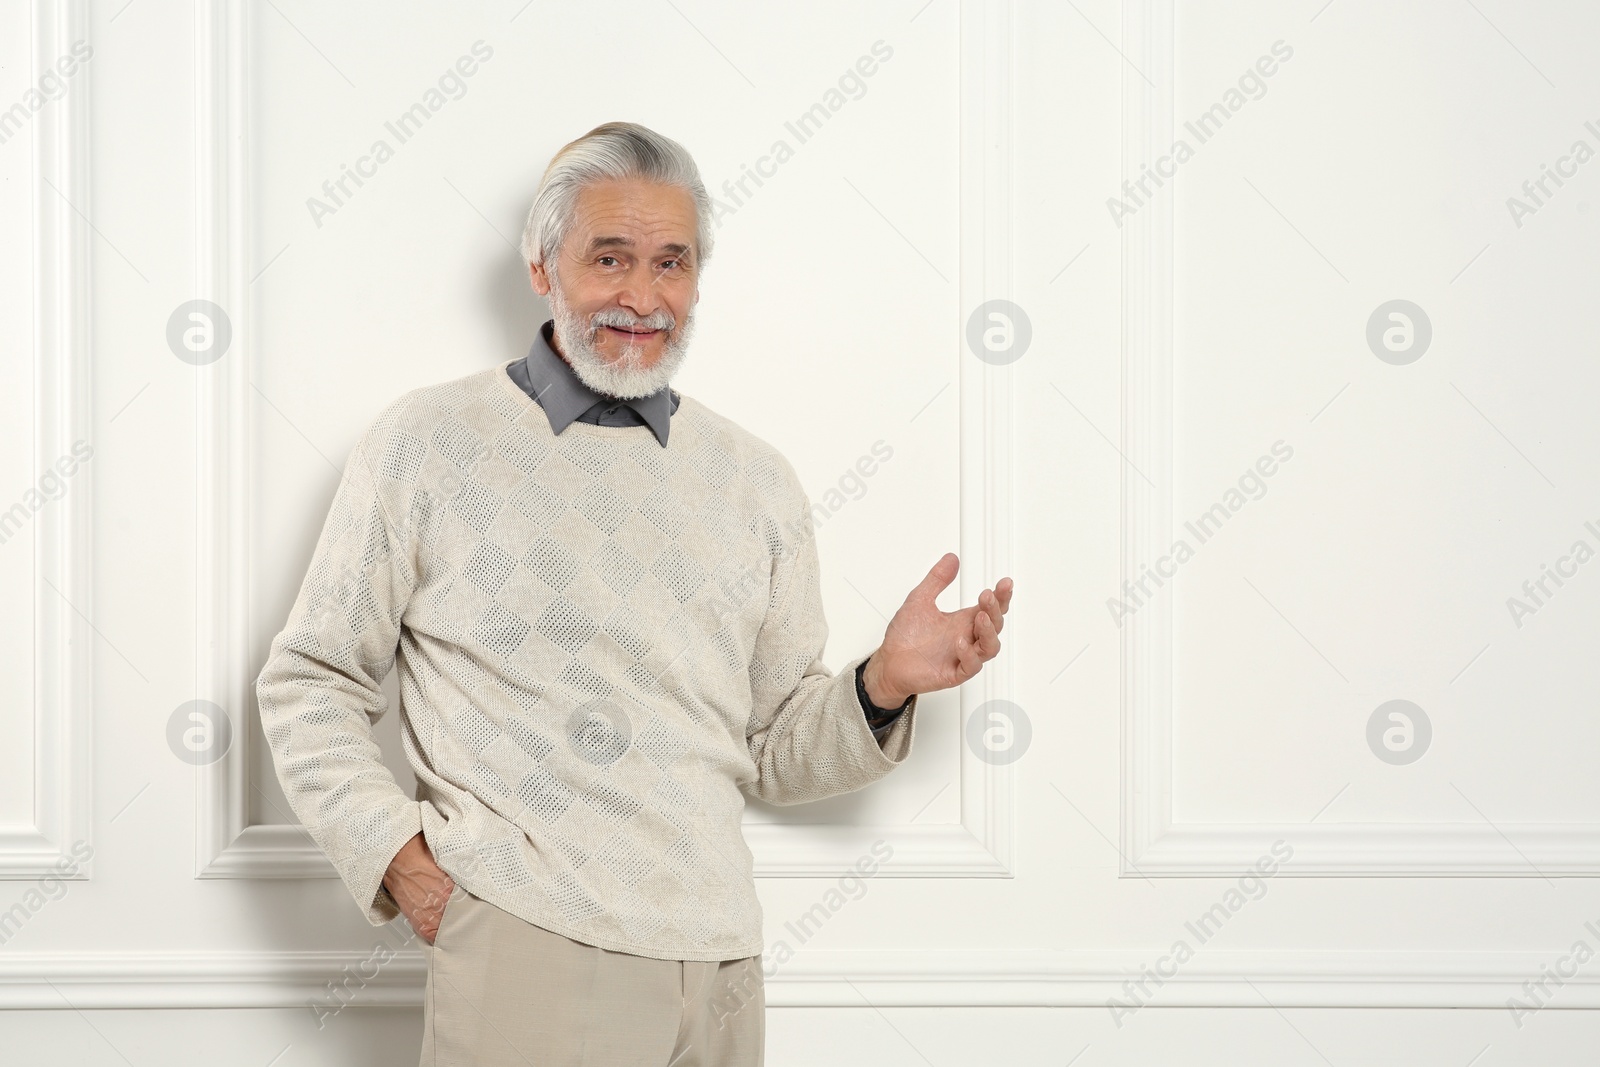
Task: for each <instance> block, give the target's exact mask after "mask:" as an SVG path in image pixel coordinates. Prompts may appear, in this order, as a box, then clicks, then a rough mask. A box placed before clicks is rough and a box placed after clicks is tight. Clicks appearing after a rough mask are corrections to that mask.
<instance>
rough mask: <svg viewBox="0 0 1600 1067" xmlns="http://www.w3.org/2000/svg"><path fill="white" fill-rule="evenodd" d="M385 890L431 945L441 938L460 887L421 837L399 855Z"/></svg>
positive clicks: (395, 859)
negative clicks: (442, 925)
mask: <svg viewBox="0 0 1600 1067" xmlns="http://www.w3.org/2000/svg"><path fill="white" fill-rule="evenodd" d="M383 887H384V888H385V889H387V890H388V891H389V895H390V896H392V897H394V902H395V903H396V904H398V905H399V906H400V914H402V915H404V916H405V917H406V922H408V923H410V924H411V929H413V930H415V931H416V932H417V933H418V934H419V935H421V937H422V939H423V940H424V941H426V942H427V943H428V944H430V945H431V944H433V939H434V938H435V937H437V936H438V934H439V920H440V919H441V918H443V917H444V906H445V904H446V902H448V901H449V899H450V894H451V893H452V892H453V891H454V890H455V887H456V883H455V880H454V879H452V878H451V877H450V876H449V875H448V874H446V873H445V872H444V868H442V867H440V866H439V865H438V864H437V863H435V862H433V853H432V851H430V850H429V848H428V842H427V841H425V840H424V839H423V837H422V835H421V834H417V835H416V836H415V837H413V838H412V839H411V840H409V841H407V842H406V843H405V844H404V845H402V846H400V851H399V852H397V853H395V856H394V859H393V860H391V861H389V870H388V872H387V873H386V874H384V876H383Z"/></svg>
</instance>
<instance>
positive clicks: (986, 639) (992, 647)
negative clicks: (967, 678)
mask: <svg viewBox="0 0 1600 1067" xmlns="http://www.w3.org/2000/svg"><path fill="white" fill-rule="evenodd" d="M972 636H973V638H974V640H975V641H976V645H977V651H978V655H979V656H981V657H982V659H983V661H987V660H991V659H994V658H995V656H997V655H999V654H1000V628H999V627H998V626H996V625H995V624H994V618H993V617H992V616H991V615H990V614H989V613H988V612H987V611H978V612H977V613H976V614H974V615H973V618H972Z"/></svg>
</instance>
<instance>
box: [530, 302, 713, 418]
mask: <svg viewBox="0 0 1600 1067" xmlns="http://www.w3.org/2000/svg"><path fill="white" fill-rule="evenodd" d="M551 280H552V281H555V278H554V276H553V275H552V277H551ZM550 308H551V311H552V313H553V317H554V318H555V334H556V337H557V338H558V339H559V341H560V342H561V354H562V355H564V356H566V357H567V362H568V363H570V364H571V365H572V370H573V372H574V373H575V374H577V376H578V380H579V381H581V382H583V384H584V385H587V386H588V387H589V388H590V389H593V390H594V391H595V392H597V393H602V394H604V395H606V396H615V397H621V398H623V399H628V400H631V399H636V398H638V397H641V396H649V395H650V394H651V393H654V392H656V391H657V390H658V389H660V388H661V387H662V386H664V385H666V384H667V383H668V382H669V381H671V380H672V376H673V375H674V374H676V373H677V372H678V368H679V367H681V366H682V365H683V360H684V357H685V356H687V355H688V354H689V337H690V335H691V334H692V333H693V332H694V308H693V306H692V305H691V307H690V309H689V312H688V313H687V314H686V315H684V317H683V325H682V327H681V328H679V329H678V331H677V333H676V334H675V335H672V336H669V338H668V339H667V340H666V342H665V343H664V346H663V349H662V352H661V358H660V359H658V360H656V362H655V365H654V366H651V367H641V366H639V358H640V356H641V354H642V353H643V349H642V348H641V347H640V346H639V345H635V344H628V345H624V346H623V349H622V352H621V354H620V355H619V356H618V357H617V358H616V360H614V361H610V360H607V359H606V358H605V357H604V356H602V355H601V354H600V352H599V351H598V350H597V349H596V348H595V346H594V335H595V333H596V332H597V331H598V330H599V329H600V328H601V327H602V326H620V327H630V326H631V327H633V328H635V329H645V330H668V331H670V330H672V329H673V327H674V326H676V325H677V323H676V322H675V320H674V319H673V317H672V314H671V313H670V312H668V311H666V310H665V309H663V310H661V311H657V312H656V313H655V314H654V315H647V316H645V317H644V318H639V317H638V316H636V315H633V314H630V313H629V312H626V311H623V310H622V309H621V308H606V309H605V310H603V311H597V312H596V313H595V314H593V315H591V316H590V317H589V321H588V322H587V323H585V322H584V321H583V316H582V315H579V314H577V313H576V312H574V311H573V310H572V308H571V307H570V306H568V304H567V302H566V301H565V300H564V299H563V298H562V296H561V286H560V284H559V283H557V284H555V285H552V286H551V287H550Z"/></svg>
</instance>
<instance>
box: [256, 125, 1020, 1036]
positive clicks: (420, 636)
mask: <svg viewBox="0 0 1600 1067" xmlns="http://www.w3.org/2000/svg"><path fill="white" fill-rule="evenodd" d="M710 207H711V201H710V198H709V197H708V196H707V195H706V191H705V187H704V185H703V184H702V183H701V180H700V177H699V173H698V171H697V169H696V167H695V164H694V161H693V159H692V158H691V157H690V156H689V154H688V153H687V152H686V151H685V150H684V149H683V147H682V146H681V145H679V144H678V143H677V142H675V141H673V140H671V139H669V138H666V137H663V136H661V135H660V134H657V133H655V132H653V131H651V130H649V129H646V128H645V127H643V126H638V125H635V124H632V123H608V124H606V125H603V126H600V127H597V128H596V129H594V130H591V131H590V132H589V133H587V134H585V135H584V136H583V137H580V138H579V139H577V140H576V141H573V142H572V143H571V144H569V145H567V146H566V147H564V148H563V149H562V150H561V151H560V152H559V153H557V154H556V156H555V158H554V159H553V160H552V161H551V162H550V165H549V167H548V168H547V169H546V171H545V174H544V177H543V179H542V180H541V182H540V184H539V189H538V192H537V194H536V195H535V197H534V201H533V207H532V209H531V210H530V212H529V214H528V222H527V228H526V230H525V232H524V235H523V243H522V251H523V255H524V257H525V259H526V260H527V262H528V269H529V276H530V279H531V281H532V285H533V288H534V290H535V291H536V292H538V293H539V294H540V295H541V296H547V297H548V298H549V300H550V306H551V310H552V313H553V318H552V320H551V321H548V322H546V323H545V324H544V326H543V327H542V328H541V330H540V332H539V335H538V336H537V337H536V338H535V339H534V341H533V344H532V347H531V349H530V350H529V352H528V354H527V356H526V357H524V358H519V359H515V360H511V361H509V362H497V363H496V364H495V365H494V366H492V367H489V368H488V369H485V370H481V371H478V372H476V373H473V374H468V375H466V376H464V377H460V378H457V379H455V380H453V381H448V382H444V383H443V384H440V385H434V386H428V387H425V388H421V389H415V390H412V391H411V392H409V393H407V394H405V395H404V396H402V397H401V398H400V399H398V400H396V401H394V402H393V403H391V404H389V406H388V407H386V408H384V409H383V411H382V413H381V414H379V415H378V417H377V419H376V420H375V421H373V422H372V423H371V425H370V426H369V427H368V428H367V429H366V431H365V432H364V433H363V434H362V436H361V438H360V439H359V441H358V442H357V444H356V446H355V449H354V451H353V452H352V453H351V455H350V458H349V460H348V462H347V463H346V465H345V470H344V474H343V477H342V479H341V481H340V483H339V488H338V490H337V493H336V495H335V498H334V501H333V504H332V507H331V508H330V510H329V514H328V518H327V521H326V523H325V524H324V526H323V529H322V533H321V536H320V538H319V539H318V541H317V545H316V549H315V554H314V556H313V558H312V560H311V565H310V568H309V571H308V573H307V575H306V578H305V581H304V583H303V585H302V586H301V589H300V592H299V595H298V597H297V599H296V600H295V604H294V607H293V609H292V610H291V612H290V616H289V620H288V623H287V625H286V626H285V628H284V630H283V631H282V632H281V633H280V634H278V636H277V637H276V638H275V639H274V641H273V642H272V648H271V651H270V654H269V656H268V659H267V662H266V665H265V667H264V669H263V670H262V672H261V676H260V679H259V680H258V682H257V693H258V695H259V698H260V704H261V719H262V725H263V728H264V730H265V735H266V738H267V742H268V744H269V745H270V746H271V748H272V755H273V760H274V762H275V765H276V767H277V772H278V777H279V780H280V781H281V782H282V783H283V789H284V793H285V795H286V796H287V797H288V799H289V803H290V804H291V805H292V806H293V808H294V811H295V814H296V815H297V816H298V817H299V818H300V819H301V821H302V822H303V823H304V824H305V825H306V827H307V829H308V830H309V831H310V833H311V835H312V837H313V838H314V839H315V840H316V842H317V844H318V845H319V846H321V847H322V848H323V849H324V850H325V851H326V852H327V854H328V857H329V859H330V860H332V862H333V865H334V867H335V868H336V869H337V871H338V872H339V875H340V877H341V878H342V879H343V880H344V882H345V885H346V886H347V887H348V888H349V890H350V892H351V893H352V894H353V895H354V896H355V899H356V901H357V902H358V904H360V905H361V907H362V908H363V909H364V910H365V913H366V915H367V918H368V920H369V921H370V922H371V923H372V924H373V925H380V924H382V923H385V922H389V921H391V920H393V919H394V918H395V917H396V915H397V914H403V915H404V916H405V917H406V919H407V921H408V922H410V924H411V926H412V927H413V928H414V929H415V930H416V932H417V933H418V935H420V937H421V938H422V939H423V941H424V942H425V943H426V944H427V945H428V947H427V948H426V949H425V950H424V951H425V953H426V955H427V961H428V985H427V994H426V1006H425V1010H424V1036H423V1049H422V1058H421V1063H422V1065H423V1067H429V1065H438V1067H463V1065H467V1064H481V1065H501V1064H504V1065H525V1064H538V1065H539V1067H546V1065H552V1064H578V1063H591V1064H592V1063H604V1064H630V1065H632V1064H638V1065H660V1067H667V1065H669V1064H670V1065H672V1067H691V1065H697V1064H698V1065H706V1067H711V1065H717V1067H722V1065H741V1067H743V1065H750V1064H760V1063H762V1060H763V1043H764V1035H765V1024H764V1019H763V1015H764V1009H765V996H764V986H763V979H764V975H763V973H762V968H761V949H762V913H761V905H760V902H759V900H758V899H757V895H756V889H755V883H754V878H753V862H752V859H753V858H752V855H751V853H750V850H749V848H748V847H747V846H746V844H745V840H744V836H743V833H742V826H741V814H742V812H743V809H744V795H745V794H749V795H752V796H755V797H759V798H760V799H762V800H764V801H766V802H768V803H771V804H801V803H805V802H807V801H812V800H820V799H822V798H824V797H830V796H834V795H836V794H839V793H844V792H849V791H852V790H856V789H860V788H862V787H864V786H866V785H869V784H870V783H872V782H874V781H876V780H878V779H879V778H881V777H883V776H884V775H886V774H888V773H889V772H890V771H891V770H893V769H894V768H895V767H897V766H899V765H900V764H901V763H903V762H905V760H906V758H907V757H908V756H909V755H910V754H911V742H912V736H913V733H914V731H915V728H916V702H917V695H918V694H921V693H928V692H933V691H935V690H940V689H947V688H950V687H952V686H956V685H960V684H961V683H962V682H964V681H966V680H967V679H969V678H971V677H973V676H974V675H975V674H976V673H977V672H978V671H979V670H980V669H981V667H982V665H983V663H984V662H986V661H987V660H989V659H991V658H993V657H994V656H995V655H996V654H997V653H998V652H999V650H1000V641H999V632H1000V629H1001V627H1002V625H1003V623H1004V615H1005V612H1006V610H1007V609H1008V607H1009V606H1010V601H1011V593H1012V582H1011V579H1009V578H1005V579H1002V580H1001V581H1000V582H998V583H997V584H996V585H995V586H994V587H993V588H992V589H985V590H984V591H983V592H982V593H981V594H980V595H979V597H978V602H977V604H975V605H973V606H972V607H968V608H963V609H961V610H959V611H954V612H945V611H941V610H940V609H939V608H938V607H937V606H936V605H935V603H934V598H935V597H936V596H937V595H938V593H939V592H940V591H941V590H943V589H944V588H945V587H947V586H948V585H949V584H950V582H951V581H952V580H953V579H954V578H955V575H956V571H957V567H958V561H957V559H956V557H955V555H954V554H953V553H947V554H945V555H944V556H943V557H942V558H940V560H939V561H938V562H937V563H935V564H934V565H933V569H932V570H930V571H929V572H928V574H927V577H925V578H924V579H923V580H922V582H921V583H920V584H919V585H917V587H916V588H915V589H913V590H912V591H911V593H910V595H909V596H908V597H907V598H906V601H905V604H904V605H903V606H902V607H901V608H900V609H899V610H898V611H897V612H896V613H895V616H894V618H893V619H892V620H890V622H889V625H888V627H887V629H886V631H885V633H884V637H883V641H882V643H881V644H880V645H879V646H878V648H877V649H875V650H873V651H872V652H871V653H869V654H866V655H863V656H860V657H858V658H856V659H854V660H852V661H850V663H849V664H848V665H847V666H846V668H845V670H843V671H841V672H840V673H839V674H837V675H835V674H833V673H832V672H831V671H830V670H829V669H828V668H827V667H826V666H825V665H824V664H823V662H822V660H821V655H822V650H823V645H824V643H825V640H826V637H827V624H826V622H825V621H824V618H823V612H822V605H821V601H820V597H819V590H818V563H817V549H816V542H815V539H814V531H813V526H812V518H811V506H810V502H809V500H808V499H807V497H806V494H805V492H804V490H803V489H802V488H801V485H800V481H799V479H798V478H797V477H796V475H795V472H794V469H793V467H792V466H790V464H789V462H788V461H787V460H786V459H785V458H784V457H783V456H782V455H781V454H780V453H779V452H778V451H777V450H776V449H774V448H773V447H772V446H771V445H769V444H767V443H766V442H765V441H763V440H761V439H760V438H759V437H756V436H755V435H753V434H751V433H749V432H748V431H746V430H744V429H743V428H742V427H740V426H739V425H737V424H736V423H734V422H733V421H731V420H729V419H728V418H726V417H724V416H722V415H720V414H718V413H716V412H714V411H712V410H710V409H709V408H707V407H706V406H705V405H704V404H702V403H700V402H699V401H697V400H696V399H695V398H694V397H692V396H687V395H685V394H683V393H679V392H676V391H675V390H673V389H671V388H670V387H669V385H668V382H669V381H670V380H671V378H672V377H673V375H674V373H675V372H676V371H677V370H678V368H679V367H680V366H681V365H682V363H683V359H684V356H685V354H686V353H687V351H688V346H689V338H690V333H691V329H692V326H693V320H694V314H693V308H694V303H695V301H697V300H698V299H699V283H700V275H701V272H702V271H703V270H704V268H705V264H706V262H707V260H708V259H709V258H710V254H711V245H712V226H711V212H710ZM789 373H790V371H789V370H788V369H784V368H774V369H773V374H774V376H775V380H776V379H777V377H780V376H783V375H787V374H789ZM814 401H815V398H813V402H814ZM397 660H398V663H399V670H400V697H401V700H400V707H401V711H400V724H401V730H402V741H403V744H404V747H405V753H406V758H407V761H408V762H409V763H410V765H411V766H412V768H413V769H414V770H415V772H416V777H417V795H416V798H415V799H412V798H409V797H407V796H406V794H405V792H404V790H402V789H401V788H400V787H399V785H398V784H397V783H396V781H395V779H394V776H393V775H392V774H391V773H390V772H389V771H388V769H387V768H385V766H384V765H383V762H382V759H381V753H380V751H379V748H378V746H377V744H376V743H375V741H374V739H373V734H372V729H371V724H372V723H373V722H374V721H376V720H377V719H378V718H379V717H380V716H381V715H382V714H383V713H384V712H385V710H386V707H385V703H384V698H383V697H382V696H381V694H380V690H379V685H380V683H381V682H382V681H383V678H384V676H385V675H386V674H387V673H388V671H389V668H390V667H391V666H392V665H393V664H394V663H395V662H396V661H397Z"/></svg>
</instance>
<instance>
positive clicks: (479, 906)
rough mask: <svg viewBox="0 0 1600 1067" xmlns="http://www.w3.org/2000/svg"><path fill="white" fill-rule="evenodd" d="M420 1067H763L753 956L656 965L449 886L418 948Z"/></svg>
mask: <svg viewBox="0 0 1600 1067" xmlns="http://www.w3.org/2000/svg"><path fill="white" fill-rule="evenodd" d="M423 951H424V953H426V955H427V960H428V990H427V996H426V1001H425V1007H424V1009H423V1020H424V1021H423V1031H422V1061H421V1067H600V1065H605V1067H612V1065H615V1067H762V1064H763V1062H764V1058H765V1048H764V1045H765V1040H766V1020H765V1015H766V990H765V985H764V982H763V975H762V971H761V957H760V956H750V957H747V958H745V959H739V960H723V961H721V962H716V961H713V962H709V963H701V962H698V961H694V960H683V961H680V960H656V959H650V958H648V957H645V956H634V955H630V954H629V953H626V952H612V951H610V950H609V949H603V948H596V947H595V946H594V945H585V944H583V943H582V942H579V941H574V940H572V939H571V938H567V937H563V936H562V935H560V934H557V933H553V932H551V931H549V930H546V929H544V928H542V927H539V926H534V925H533V924H531V923H528V922H524V921H523V920H522V919H519V918H517V917H516V916H514V915H511V914H509V913H507V912H505V911H502V910H501V909H500V908H497V907H495V906H494V905H493V904H490V903H489V902H488V901H486V900H483V899H482V898H480V897H476V896H474V895H473V894H471V893H469V892H468V891H467V890H466V889H464V888H462V887H461V886H460V885H457V886H456V887H455V890H454V891H453V892H452V893H451V894H450V899H449V900H448V901H446V902H445V908H444V915H443V917H442V918H441V919H440V922H439V933H438V936H437V937H435V938H434V942H433V945H432V946H427V945H426V943H424V948H423Z"/></svg>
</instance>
